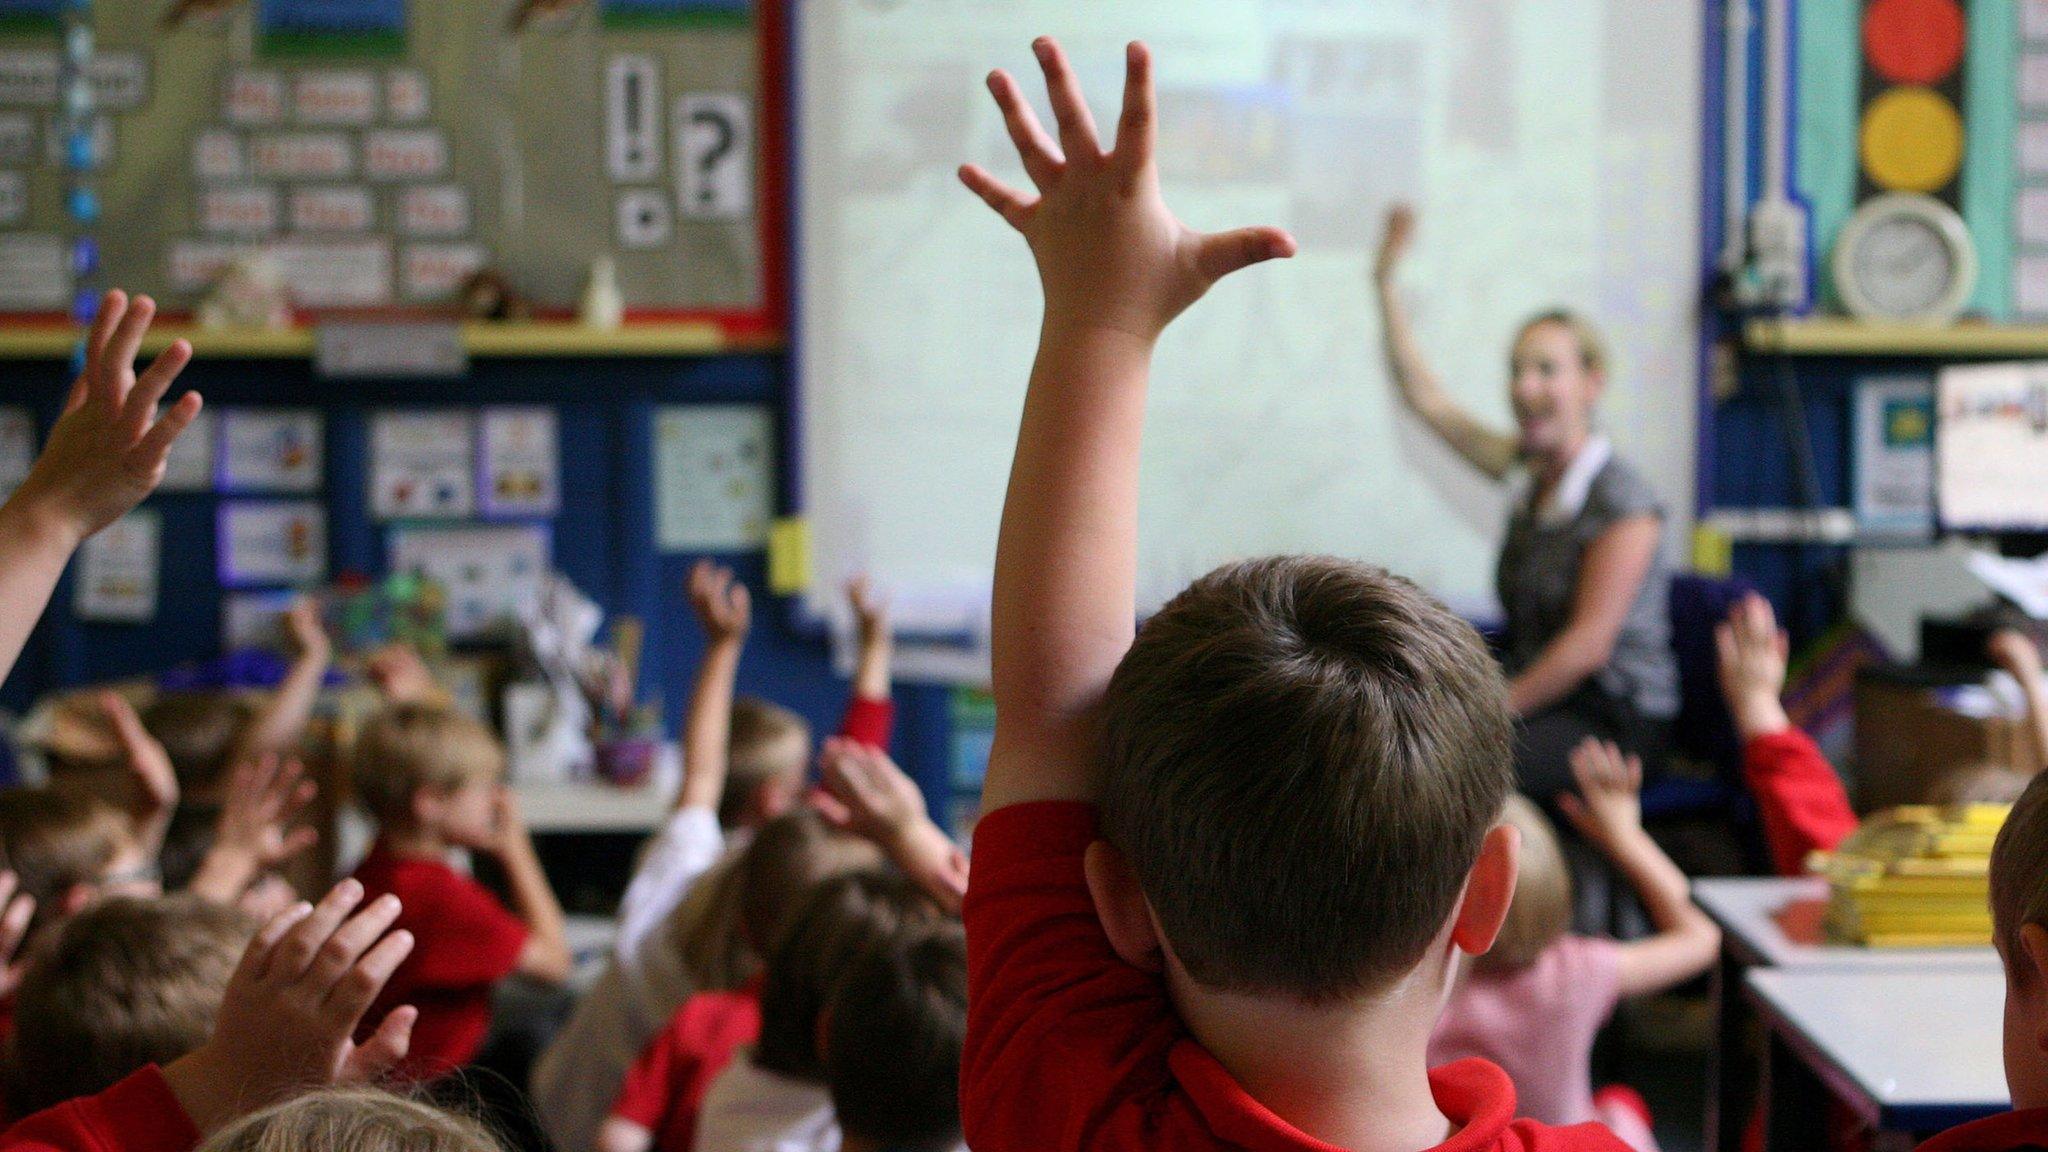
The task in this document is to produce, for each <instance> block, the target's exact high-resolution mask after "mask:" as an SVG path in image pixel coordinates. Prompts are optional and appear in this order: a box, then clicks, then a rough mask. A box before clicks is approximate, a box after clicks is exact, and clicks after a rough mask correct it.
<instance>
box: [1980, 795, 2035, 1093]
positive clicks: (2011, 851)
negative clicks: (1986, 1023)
mask: <svg viewBox="0 0 2048 1152" xmlns="http://www.w3.org/2000/svg"><path fill="white" fill-rule="evenodd" d="M1991 933H1992V942H1993V943H1994V944H1996V945H1997V946H1998V955H1999V957H2000V958H2001V959H2003V960H2004V961H2005V1081H2006V1086H2007V1087H2008V1088H2009V1089H2010V1090H2011V1092H2012V1106H2013V1107H2014V1108H2042V1107H2048V772H2044V773H2042V774H2041V775H2039V776H2036V777H2035V778H2034V782H2033V783H2032V784H2029V785H2028V786H2027V790H2026V792H2025V793H2023V794H2022V795H2021V796H2020V798H2019V801H2018V802H2017V803H2015V804H2014V805H2013V806H2012V814H2011V815H2009V816H2007V817H2006V818H2005V827H2003V828H2000V829H1999V830H1998V840H1997V842H1996V843H1994V844H1993V845H1992V848H1991Z"/></svg>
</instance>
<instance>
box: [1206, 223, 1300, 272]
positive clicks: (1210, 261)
mask: <svg viewBox="0 0 2048 1152" xmlns="http://www.w3.org/2000/svg"><path fill="white" fill-rule="evenodd" d="M1199 244H1200V247H1198V248H1197V249H1196V250H1195V265H1196V267H1197V268H1199V269H1200V270H1201V272H1202V275H1203V276H1204V277H1206V278H1208V279H1209V280H1210V281H1212V282H1213V281H1217V280H1221V279H1223V278H1224V277H1225V276H1228V275H1230V274H1231V273H1232V272H1236V271H1238V270H1240V269H1243V268H1249V267H1251V266H1252V265H1254V264H1262V263H1264V262H1266V261H1268V260H1281V259H1285V258H1287V257H1289V256H1292V255H1294V237H1292V236H1290V235H1288V234H1287V233H1286V232H1283V231H1281V230H1280V229H1278V228H1266V227H1260V228H1239V229H1237V230H1236V231H1233V232H1214V233H1211V234H1209V235H1207V236H1204V237H1202V238H1201V240H1200V241H1199Z"/></svg>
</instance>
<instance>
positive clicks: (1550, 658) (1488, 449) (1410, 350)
mask: <svg viewBox="0 0 2048 1152" xmlns="http://www.w3.org/2000/svg"><path fill="white" fill-rule="evenodd" d="M1414 233H1415V216H1414V213H1413V212H1412V211H1410V210H1409V209H1408V208H1407V207H1406V206H1398V205H1397V206H1396V207H1395V208H1394V209H1393V210H1392V211H1390V212H1389V213H1388V215H1387V226H1386V232H1385V235H1384V236H1383V237H1382V239H1381V241H1380V250H1379V256H1378V258H1377V259H1376V260H1375V261H1374V266H1373V281H1374V285H1375V287H1376V288H1377V289H1378V294H1379V305H1380V318H1381V332H1382V335H1383V338H1384V340H1385V344H1386V357H1387V368H1388V373H1389V375H1391V376H1392V377H1393V380H1394V382H1395V384H1396V385H1397V386H1398V387H1399V389H1400V395H1401V400H1402V402H1403V403H1405V404H1406V405H1407V407H1408V409H1409V410H1410V411H1411V412H1413V413H1415V414H1416V415H1417V416H1420V417H1421V418H1422V420H1423V422H1424V423H1425V424H1427V425H1428V426H1429V428H1430V430H1431V431H1433V432H1435V433H1436V435H1437V436H1438V437H1439V438H1440V439H1442V440H1443V442H1444V443H1445V444H1447V445H1449V446H1450V447H1451V448H1452V449H1453V450H1454V451H1456V452H1457V454H1458V455H1460V456H1462V457H1464V458H1465V460H1466V462H1467V463H1469V464H1471V465H1472V466H1473V467H1474V468H1477V469H1478V470H1479V471H1480V472H1482V473H1484V474H1486V476H1487V477H1489V478H1490V479H1492V480H1494V481H1495V482H1496V483H1501V484H1506V483H1508V482H1509V481H1510V480H1511V479H1514V478H1515V477H1516V473H1517V471H1518V467H1517V466H1519V470H1520V471H1521V472H1524V473H1526V480H1525V487H1524V488H1523V490H1522V491H1521V493H1520V494H1518V495H1517V496H1516V498H1515V499H1514V503H1513V511H1512V512H1511V514H1510V515H1509V517H1508V526H1507V538H1506V539H1505V541H1504V542H1503V543H1502V545H1501V552H1500V562H1499V566H1498V568H1497V569H1496V571H1495V578H1494V581H1495V589H1496V591H1497V592H1498V594H1499V596H1500V602H1501V605H1502V607H1503V608H1505V609H1506V611H1507V642H1506V646H1505V652H1504V656H1503V660H1504V663H1505V665H1506V671H1507V674H1508V702H1509V704H1510V705H1511V706H1512V707H1513V708H1514V710H1515V715H1516V716H1517V717H1518V718H1519V721H1520V723H1519V726H1518V731H1517V740H1516V748H1515V769H1516V772H1517V774H1518V776H1519V778H1520V785H1521V789H1522V791H1523V792H1525V793H1527V794H1529V795H1530V796H1532V797H1535V798H1536V799H1539V800H1548V799H1550V798H1552V797H1554V796H1556V795H1557V794H1558V793H1559V792H1562V791H1565V790H1567V789H1569V788H1571V787H1572V780H1571V768H1570V765H1569V762H1568V758H1569V755H1570V753H1571V750H1572V748H1573V747H1575V746H1576V745H1577V744H1578V743H1579V742H1580V741H1582V740H1584V739H1586V738H1587V737H1589V736H1597V737H1600V738H1602V739H1607V740H1612V741H1614V742H1615V743H1617V744H1619V745H1621V746H1622V747H1623V748H1624V749H1626V750H1628V751H1632V752H1634V753H1636V754H1637V755H1640V756H1642V757H1643V759H1644V761H1645V762H1646V763H1648V764H1650V765H1652V766H1653V767H1654V766H1655V765H1656V764H1657V763H1658V762H1659V761H1660V760H1661V758H1662V754H1663V752H1664V749H1665V745H1666V742H1667V740H1668V737H1669V734H1670V722H1671V718H1672V717H1673V716H1675V715H1677V713H1678V662H1677V658H1676V656H1675V655H1674V654H1673V652H1672V649H1671V633H1670V627H1671V626H1670V621H1669V619H1668V616H1667V608H1666V601H1667V598H1668V595H1669V591H1670V581H1671V574H1670V571H1669V563H1668V560H1667V559H1666V556H1665V550H1664V547H1663V538H1664V519H1665V513H1664V507H1663V504H1662V503H1661V502H1660V501H1659V500H1658V499H1657V494H1656V492H1655V491H1654V490H1652V489H1651V487H1650V485H1649V483H1648V482H1647V481H1645V480H1644V479H1643V476H1642V474H1641V473H1639V472H1637V471H1636V469H1635V468H1634V467H1632V466H1630V465H1629V464H1628V462H1627V461H1625V460H1623V459H1622V458H1621V457H1620V456H1618V455H1616V454H1615V451H1614V447H1613V445H1612V444H1610V443H1609V442H1608V439H1607V437H1606V436H1604V435H1602V434H1601V433H1600V432H1599V431H1598V429H1597V428H1596V427H1595V423H1594V419H1593V410H1594V407H1595V405H1596V403H1597V401H1598V400H1599V398H1600V393H1601V390H1602V389H1603V388H1604V387H1605V386H1606V382H1607V377H1606V369H1607V362H1606V354H1605V352H1604V350H1603V349H1602V347H1601V343H1600V337H1599V334H1598V333H1596V332H1595V331H1594V330H1593V327H1592V326H1591V325H1590V324H1588V323H1587V322H1586V321H1585V320H1584V319H1582V318H1580V317H1578V316H1576V315H1574V314H1572V313H1570V312H1566V311H1561V310H1560V311H1551V312H1544V313H1541V314H1539V315H1537V316H1535V317H1532V318H1531V319H1530V320H1528V321H1527V322H1526V323H1524V324H1523V325H1522V327H1521V329H1520V331H1519V332H1518V333H1517V334H1516V336H1515V342H1514V346H1513V349H1512V350H1511V352H1510V355H1509V361H1508V396H1509V399H1510V400H1511V401H1512V402H1513V405H1514V411H1515V424H1516V429H1515V433H1514V434H1513V435H1509V434H1507V433H1504V432H1501V431H1499V430H1497V429H1495V428H1492V427H1489V426H1488V425H1487V424H1486V423H1484V422H1483V421H1481V420H1480V419H1479V418H1478V417H1476V416H1474V415H1473V414H1472V413H1471V412H1469V411H1467V410H1466V409H1464V408H1462V407H1460V406H1459V404H1458V403H1457V401H1455V400H1453V399H1452V398H1451V396H1450V394H1449V393H1447V392H1445V391H1444V388H1443V385H1442V384H1441V383H1439V382H1438V380H1437V378H1436V376H1435V374H1433V373H1432V372H1431V371H1430V370H1429V365H1428V364H1427V363H1426V362H1425V361H1424V360H1423V358H1422V352H1421V349H1420V348H1418V347H1417V345H1416V342H1415V333H1414V330H1413V327H1412V325H1411V324H1410V322H1409V317H1408V309H1407V307H1406V306H1405V305H1404V304H1403V303H1402V301H1401V296H1400V293H1399V292H1398V291H1397V290H1396V288H1395V285H1394V274H1395V271H1396V269H1397V268H1398V267H1399V265H1400V262H1401V258H1402V256H1403V255H1405V254H1406V252H1407V251H1408V248H1409V244H1410V242H1411V241H1412V240H1413V238H1414Z"/></svg>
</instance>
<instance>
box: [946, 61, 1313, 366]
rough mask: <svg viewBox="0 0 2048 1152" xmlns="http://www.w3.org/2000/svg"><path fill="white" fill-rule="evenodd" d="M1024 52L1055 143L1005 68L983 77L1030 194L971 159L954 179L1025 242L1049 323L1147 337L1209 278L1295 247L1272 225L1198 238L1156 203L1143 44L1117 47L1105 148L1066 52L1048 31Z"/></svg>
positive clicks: (1152, 113)
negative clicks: (1117, 84)
mask: <svg viewBox="0 0 2048 1152" xmlns="http://www.w3.org/2000/svg"><path fill="white" fill-rule="evenodd" d="M1032 50H1033V52H1034V53H1035V54H1036V55H1037V57H1038V63H1039V67H1040V68H1041V69H1042V70H1043V71H1044V73H1045V84H1046V91H1047V93H1048V94H1049V95H1050V96H1051V99H1052V108H1053V114H1054V117H1055V119H1056V121H1057V123H1058V127H1059V142H1058V143H1057V144H1055V143H1054V142H1053V140H1052V139H1051V138H1050V137H1048V136H1047V135H1046V133H1045V130H1044V129H1043V128H1042V127H1040V126H1039V122H1038V117H1037V116H1036V115H1035V114H1034V113H1033V112H1032V111H1031V107H1030V106H1029V105H1028V104H1026V103H1025V102H1024V97H1023V94H1022V93H1021V92H1020V91H1019V90H1018V87H1017V83H1016V81H1015V80H1013V79H1011V78H1010V75H1009V74H1008V73H1006V72H1002V71H997V72H995V73H993V74H992V75H990V77H989V81H988V84H989V91H990V92H992V93H994V95H995V100H996V105H997V106H998V107H999V108H1001V109H1002V113H1003V123H1004V124H1005V125H1006V126H1007V127H1008V129H1009V133H1010V139H1011V141H1012V142H1013V143H1014V144H1015V145H1016V146H1017V154H1018V156H1019V157H1020V158H1021V159H1022V160H1023V162H1024V171H1025V173H1026V174H1027V175H1029V177H1030V179H1031V183H1032V185H1033V187H1034V188H1036V189H1037V195H1035V196H1031V195H1026V194H1025V193H1022V192H1019V191H1017V190H1016V189H1013V188H1011V187H1009V186H1008V185H1006V184H1004V183H1003V182H1001V181H999V180H997V179H996V178H995V177H993V176H991V175H989V173H988V172H987V171H986V170H985V169H983V168H980V167H978V166H976V165H972V164H969V165H966V166H964V167H962V168H961V169H960V179H961V181H962V182H964V183H965V184H966V185H967V186H968V188H970V189H972V190H973V191H974V192H975V194H976V195H978V196H980V197H981V198H982V200H983V201H984V202H986V203H987V204H988V206H989V207H990V208H993V209H994V210H995V211H996V212H997V213H998V214H999V215H1001V216H1002V218H1003V219H1004V220H1007V221H1009V223H1010V225H1011V226H1012V227H1014V228H1016V229H1017V231H1019V232H1021V233H1023V234H1024V239H1025V240H1026V241H1027V242H1028V243H1029V244H1030V245H1031V253H1032V256H1033V257H1035V258H1036V260H1037V263H1038V275H1039V279H1040V281H1041V282H1042V284H1043V285H1044V288H1045V319H1046V325H1047V327H1048V328H1061V329H1068V328H1099V329H1103V330H1107V331H1116V332H1122V333H1125V334H1127V335H1130V336H1134V337H1137V338H1138V339H1140V340H1144V341H1147V342H1149V341H1152V340H1154V339H1156V338H1157V337H1158V335H1159V333H1160V332H1161V331H1162V330H1164V329H1165V327H1166V326H1167V324H1169V323H1171V322H1172V320H1173V318H1174V317H1175V316H1178V315H1179V314H1180V313H1181V312H1182V311H1184V310H1185V309H1186V308H1187V307H1188V306H1189V305H1190V304H1193V303H1194V302H1195V301H1196V300H1198V299H1200V298H1201V297H1202V295H1203V293H1205V292H1207V291H1208V290H1209V288H1210V286H1211V285H1213V284H1215V283H1216V281H1218V280H1221V279H1222V278H1223V277H1225V276H1228V275H1229V274H1231V273H1232V272H1235V271H1237V270H1239V269H1241V268H1245V267H1248V266H1249V265H1252V264H1257V263H1259V262H1261V261H1265V260H1271V259H1274V258H1276V257H1285V256H1292V255H1293V254H1294V239H1293V238H1292V237H1291V236H1289V235H1288V234H1287V233H1285V232H1283V231H1281V230H1279V229H1277V228H1243V229H1239V230H1237V231H1233V232H1220V233H1207V234H1205V233H1200V232H1196V231H1194V230H1193V229H1191V228H1189V227H1187V226H1186V225H1185V224H1182V223H1181V222H1180V221H1179V220H1178V219H1176V218H1175V217H1174V215H1173V213H1172V211H1170V210H1169V209H1168V208H1167V206H1166V202H1165V200H1164V199H1163V198H1162V197H1161V195H1160V191H1159V170H1158V167H1157V165H1156V164H1155V163H1154V160H1153V154H1152V153H1153V145H1154V140H1155V137H1156V134H1157V132H1156V109H1155V107H1154V101H1153V93H1152V56H1151V53H1150V52H1149V51H1147V50H1146V48H1145V46H1144V45H1143V44H1137V43H1133V44H1131V45H1130V47H1129V49H1128V51H1127V54H1126V59H1125V76H1124V105H1123V114H1122V116H1121V117H1120V118H1119V120H1118V122H1117V139H1116V147H1115V148H1114V149H1113V150H1111V151H1107V152H1105V151H1104V150H1103V147H1102V144H1101V143H1100V141H1099V138H1098V137H1097V135H1096V130H1095V121H1094V118H1093V117H1092V116H1091V115H1090V113H1089V111H1088V104H1087V101H1086V100H1085V99H1084V98H1083V97H1082V95H1081V84H1080V81H1079V80H1077V79H1076V78H1075V76H1074V71H1073V69H1072V67H1071V66H1069V64H1068V63H1067V58H1066V54H1065V53H1063V52H1062V51H1061V50H1060V47H1059V45H1058V44H1056V43H1054V42H1053V41H1052V40H1051V39H1050V38H1040V39H1039V40H1037V41H1036V42H1034V43H1033V45H1032Z"/></svg>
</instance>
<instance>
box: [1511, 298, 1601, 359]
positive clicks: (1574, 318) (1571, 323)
mask: <svg viewBox="0 0 2048 1152" xmlns="http://www.w3.org/2000/svg"><path fill="white" fill-rule="evenodd" d="M1545 324H1555V325H1557V326H1558V327H1559V328H1562V329H1564V330H1565V331H1567V332H1569V333H1571V334H1572V341H1573V342H1574V343H1576V344H1577V345H1578V346H1579V363H1580V364H1581V365H1583V366H1584V367H1585V369H1586V371H1588V372H1592V373H1596V374H1601V375H1604V374H1605V373H1606V372H1607V341H1606V339H1605V338H1603V337H1602V336H1601V335H1600V329H1598V328H1595V327H1594V326H1593V322H1592V321H1591V320H1588V319H1586V318H1585V317H1584V316H1582V315H1580V314H1579V313H1577V312H1574V311H1572V310H1571V309H1569V308H1551V309H1547V310H1545V311H1542V312H1538V313H1537V314H1535V315H1534V316H1531V317H1529V318H1528V319H1527V320H1524V321H1522V326H1521V327H1520V328H1517V329H1515V343H1516V344H1517V345H1520V344H1521V342H1522V338H1523V337H1524V336H1527V335H1528V334H1529V333H1530V331H1531V330H1533V329H1536V328H1540V327H1542V326H1543V325H1545Z"/></svg>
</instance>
